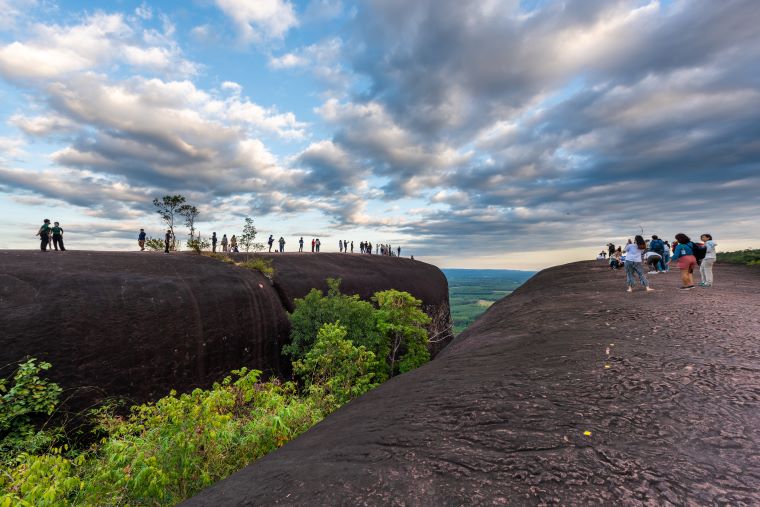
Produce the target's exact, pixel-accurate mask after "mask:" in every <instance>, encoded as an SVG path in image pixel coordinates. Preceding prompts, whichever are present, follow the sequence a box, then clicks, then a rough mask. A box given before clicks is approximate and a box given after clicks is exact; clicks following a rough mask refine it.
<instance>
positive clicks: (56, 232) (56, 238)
mask: <svg viewBox="0 0 760 507" xmlns="http://www.w3.org/2000/svg"><path fill="white" fill-rule="evenodd" d="M50 230H51V231H52V232H53V246H54V247H55V249H56V250H58V247H59V246H60V247H61V248H60V250H61V251H62V252H64V251H66V249H65V248H64V247H63V227H61V225H60V224H59V223H58V222H55V223H54V224H53V227H52V228H51V229H50Z"/></svg>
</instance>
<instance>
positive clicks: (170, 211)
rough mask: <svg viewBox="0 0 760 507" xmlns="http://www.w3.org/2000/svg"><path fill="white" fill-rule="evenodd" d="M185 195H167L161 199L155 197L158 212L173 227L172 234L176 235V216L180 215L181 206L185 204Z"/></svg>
mask: <svg viewBox="0 0 760 507" xmlns="http://www.w3.org/2000/svg"><path fill="white" fill-rule="evenodd" d="M186 200H187V199H185V197H184V196H181V195H165V196H163V197H162V198H161V199H158V198H156V199H153V206H155V207H156V213H158V214H159V216H160V217H161V219H162V220H163V221H164V222H165V223H166V225H167V226H168V227H169V229H171V231H172V236H174V218H175V217H176V216H177V215H179V214H180V213H179V211H180V208H181V207H182V205H183V204H185V201H186Z"/></svg>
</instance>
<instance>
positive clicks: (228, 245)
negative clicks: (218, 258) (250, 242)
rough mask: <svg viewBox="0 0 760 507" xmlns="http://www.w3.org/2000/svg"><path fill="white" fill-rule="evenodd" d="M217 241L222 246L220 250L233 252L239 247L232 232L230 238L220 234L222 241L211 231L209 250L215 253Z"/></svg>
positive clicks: (237, 250)
mask: <svg viewBox="0 0 760 507" xmlns="http://www.w3.org/2000/svg"><path fill="white" fill-rule="evenodd" d="M217 243H219V244H220V245H221V247H222V252H230V253H235V252H239V251H240V249H239V248H238V239H237V236H235V235H234V234H233V235H232V237H231V238H230V239H227V235H226V234H222V241H221V242H220V241H219V239H218V238H217V236H216V233H215V232H213V233H211V251H212V252H214V253H216V245H217Z"/></svg>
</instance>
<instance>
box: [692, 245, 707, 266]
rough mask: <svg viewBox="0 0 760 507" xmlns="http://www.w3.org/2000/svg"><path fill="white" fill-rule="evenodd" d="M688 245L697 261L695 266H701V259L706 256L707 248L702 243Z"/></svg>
mask: <svg viewBox="0 0 760 507" xmlns="http://www.w3.org/2000/svg"><path fill="white" fill-rule="evenodd" d="M689 245H690V246H691V251H692V252H693V253H694V257H696V259H697V264H702V259H704V258H705V255H707V247H706V246H705V245H703V244H702V243H689Z"/></svg>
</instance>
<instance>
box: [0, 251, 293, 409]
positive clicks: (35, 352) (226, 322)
mask: <svg viewBox="0 0 760 507" xmlns="http://www.w3.org/2000/svg"><path fill="white" fill-rule="evenodd" d="M0 330H2V331H0V333H1V334H2V336H1V338H0V344H1V345H2V346H1V347H0V364H2V365H13V364H15V363H16V362H17V361H18V360H20V359H22V358H23V357H24V356H33V357H37V358H39V359H43V360H46V361H49V362H51V363H52V364H53V368H52V369H50V370H49V376H50V377H51V378H52V379H53V380H55V381H57V382H59V383H60V384H61V386H62V387H64V388H65V389H66V390H67V393H66V394H67V397H68V396H70V397H71V398H70V408H72V409H79V408H82V407H85V406H87V405H88V404H89V403H91V402H95V401H97V400H100V399H102V398H103V397H104V396H118V397H123V398H126V399H129V400H132V401H135V402H141V401H145V400H150V399H155V398H157V397H160V396H164V395H166V394H167V393H168V391H169V390H170V389H177V390H179V391H182V390H187V389H189V388H192V387H195V386H208V385H210V384H211V383H212V382H213V381H216V380H219V379H220V378H221V377H222V376H223V375H224V374H226V373H228V372H229V371H230V370H231V369H234V368H239V367H240V366H243V365H248V366H255V367H256V368H259V369H262V370H265V371H266V370H270V371H271V370H274V371H276V370H277V369H278V366H279V359H280V354H279V349H280V345H281V344H282V342H283V341H284V340H285V339H287V332H288V323H287V318H286V315H285V312H284V310H283V309H282V305H281V303H280V299H279V297H278V295H277V293H276V292H275V291H274V289H273V288H272V287H271V285H270V283H269V281H268V280H267V279H266V278H265V277H263V276H262V275H261V274H259V273H257V272H253V271H250V270H246V269H241V268H237V267H233V266H230V265H227V264H223V263H221V262H219V261H216V260H213V259H209V258H205V257H199V256H191V255H163V254H153V253H148V252H133V253H110V252H76V251H67V252H65V253H63V252H62V253H58V252H47V253H43V252H18V251H0Z"/></svg>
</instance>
